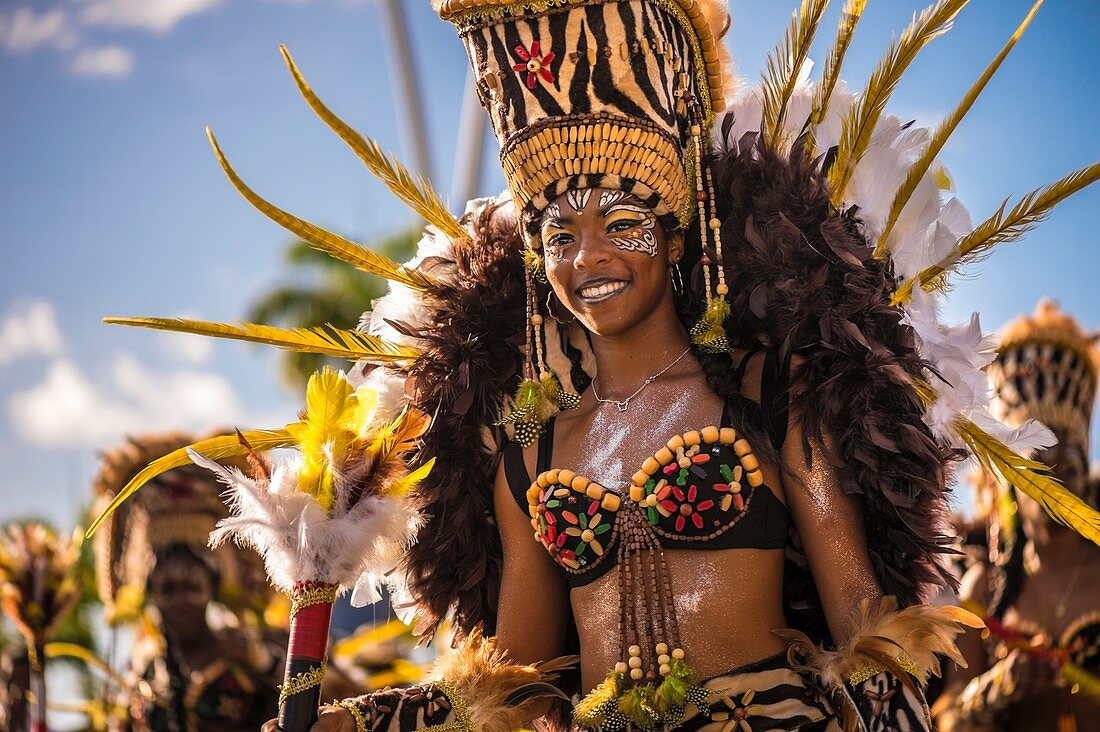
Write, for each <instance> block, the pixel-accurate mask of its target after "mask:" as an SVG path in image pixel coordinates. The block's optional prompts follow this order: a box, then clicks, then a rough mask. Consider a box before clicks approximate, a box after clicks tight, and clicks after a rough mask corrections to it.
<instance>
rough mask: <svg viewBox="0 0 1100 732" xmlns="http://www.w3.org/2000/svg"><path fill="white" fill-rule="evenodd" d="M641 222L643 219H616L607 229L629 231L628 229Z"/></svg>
mask: <svg viewBox="0 0 1100 732" xmlns="http://www.w3.org/2000/svg"><path fill="white" fill-rule="evenodd" d="M640 223H642V222H641V221H631V220H629V219H622V220H620V221H614V222H612V223H611V224H608V226H607V230H608V231H610V232H619V231H627V230H628V229H633V228H634V227H635V226H637V225H638V224H640Z"/></svg>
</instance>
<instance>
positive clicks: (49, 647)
mask: <svg viewBox="0 0 1100 732" xmlns="http://www.w3.org/2000/svg"><path fill="white" fill-rule="evenodd" d="M46 658H75V659H78V660H80V661H83V662H84V663H86V664H88V665H89V666H95V667H96V668H97V669H99V670H100V671H102V672H103V673H105V674H107V675H108V676H110V677H111V678H112V679H113V680H115V681H117V682H119V683H127V682H126V680H125V678H124V677H123V676H122V674H120V673H118V672H117V671H115V670H114V669H113V668H111V666H110V664H108V663H107V662H106V661H104V660H103V659H102V658H100V657H99V656H97V655H96V654H95V652H94V651H92V650H91V649H89V648H85V647H84V646H81V645H77V644H76V643H66V642H64V641H51V642H50V643H47V644H46Z"/></svg>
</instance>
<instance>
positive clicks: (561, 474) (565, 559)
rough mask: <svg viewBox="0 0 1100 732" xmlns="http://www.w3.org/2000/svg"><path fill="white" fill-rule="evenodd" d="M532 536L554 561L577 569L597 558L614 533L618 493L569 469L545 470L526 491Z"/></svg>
mask: <svg viewBox="0 0 1100 732" xmlns="http://www.w3.org/2000/svg"><path fill="white" fill-rule="evenodd" d="M527 502H528V505H529V509H530V512H531V524H532V526H533V527H534V529H535V538H536V539H537V540H538V541H540V542H542V544H543V545H544V546H545V547H546V549H547V550H548V551H549V552H550V554H551V555H553V556H554V559H555V560H556V561H557V562H558V564H560V565H562V566H563V567H565V569H566V570H569V571H573V572H580V571H584V570H586V569H589V568H590V567H591V566H592V565H594V564H596V563H597V562H599V561H600V560H601V559H602V558H603V557H604V555H605V554H606V553H607V551H608V549H609V548H610V546H611V543H612V540H613V539H614V537H615V512H616V511H618V509H619V505H620V502H619V497H618V496H617V495H616V494H615V493H613V492H611V491H609V490H607V489H606V488H604V487H603V486H601V485H600V484H598V483H593V482H592V481H591V480H589V479H588V478H585V477H583V476H579V475H576V474H575V473H573V472H572V471H571V470H549V471H547V472H545V473H543V474H542V475H540V476H539V477H538V480H536V481H535V482H534V483H533V484H532V485H531V488H530V489H528V491H527Z"/></svg>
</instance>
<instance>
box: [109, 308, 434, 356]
mask: <svg viewBox="0 0 1100 732" xmlns="http://www.w3.org/2000/svg"><path fill="white" fill-rule="evenodd" d="M103 322H104V323H107V324H109V325H128V326H133V327H137V328H151V329H153V330H169V331H173V332H176V333H195V334H197V335H203V336H210V337H212V338H228V339H231V340H238V341H248V342H251V343H264V344H267V345H269V346H276V347H278V348H285V349H287V350H289V351H300V352H303V353H319V354H322V355H325V356H334V357H336V358H346V359H348V360H349V361H370V362H371V363H395V362H396V363H400V362H403V361H415V360H416V359H417V358H419V357H420V355H421V352H420V351H418V350H417V349H415V348H410V347H409V346H402V345H400V344H397V343H390V342H388V341H384V340H382V339H381V338H375V337H374V336H371V335H367V334H366V333H360V332H358V331H354V330H344V329H342V328H336V327H334V326H332V325H324V326H318V327H316V328H276V327H273V326H270V325H258V324H255V323H236V324H230V323H212V322H209V321H205V320H186V319H184V318H104V319H103Z"/></svg>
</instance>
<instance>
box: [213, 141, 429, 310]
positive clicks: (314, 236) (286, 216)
mask: <svg viewBox="0 0 1100 732" xmlns="http://www.w3.org/2000/svg"><path fill="white" fill-rule="evenodd" d="M206 136H207V137H208V138H210V145H211V147H213V148H214V155H216V156H217V158H218V163H220V164H221V166H222V170H223V171H225V175H226V177H228V178H229V182H230V183H232V184H233V187H234V188H236V189H237V191H238V192H239V193H240V194H241V195H242V196H244V198H245V199H246V200H247V201H248V202H249V203H251V204H252V205H253V206H255V207H256V209H257V210H259V211H260V213H262V214H263V215H265V216H267V217H268V218H269V219H271V220H272V221H274V222H275V223H277V224H278V225H279V226H282V227H283V228H284V229H286V230H287V231H289V232H291V233H292V234H295V235H297V236H300V237H301V238H302V239H304V240H305V241H306V242H307V243H309V245H310V246H312V247H313V248H314V249H318V250H320V251H322V252H324V253H325V254H328V255H329V256H332V257H335V258H336V259H339V260H342V261H344V262H347V263H348V264H350V265H352V266H353V267H356V268H357V269H361V270H362V271H364V272H368V273H370V274H374V275H378V276H380V277H385V278H386V279H390V280H393V281H394V282H400V283H401V284H403V285H407V286H408V287H411V288H413V289H415V290H425V289H429V288H431V287H433V286H434V285H435V280H433V279H432V278H431V277H428V276H427V275H425V274H423V273H421V272H417V271H416V270H414V269H406V268H405V267H403V266H401V265H400V264H398V263H397V262H394V261H393V260H392V259H390V258H388V257H384V256H382V255H381V254H378V253H376V252H372V251H371V250H370V249H367V248H366V247H362V246H359V245H358V244H356V243H355V242H352V241H349V240H347V239H345V238H344V237H342V236H339V235H338V234H333V233H332V232H330V231H326V230H325V229H322V228H321V227H319V226H316V225H314V224H311V223H309V222H308V221H305V220H303V219H300V218H298V217H297V216H295V215H293V214H290V213H287V212H286V211H284V210H282V209H281V208H278V207H276V206H273V205H272V204H270V203H268V202H267V201H265V200H264V199H262V198H260V196H259V195H257V194H256V192H255V191H253V190H252V189H251V188H249V187H248V185H247V184H246V183H245V182H244V181H243V180H241V177H240V176H239V175H237V171H235V170H233V167H232V166H231V165H230V164H229V161H228V160H227V159H226V157H225V154H224V153H223V152H222V149H221V147H220V146H219V145H218V141H217V139H216V138H215V137H214V133H213V131H211V129H210V128H209V127H207V128H206Z"/></svg>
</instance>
